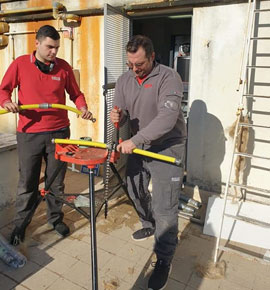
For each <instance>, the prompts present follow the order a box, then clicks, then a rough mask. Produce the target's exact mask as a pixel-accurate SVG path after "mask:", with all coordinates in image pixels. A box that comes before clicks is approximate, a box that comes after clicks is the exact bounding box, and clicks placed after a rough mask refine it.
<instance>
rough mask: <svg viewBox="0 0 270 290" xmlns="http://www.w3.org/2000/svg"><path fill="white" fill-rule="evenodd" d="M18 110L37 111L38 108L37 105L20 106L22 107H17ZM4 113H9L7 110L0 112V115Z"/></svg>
mask: <svg viewBox="0 0 270 290" xmlns="http://www.w3.org/2000/svg"><path fill="white" fill-rule="evenodd" d="M19 108H20V110H29V109H38V108H39V105H38V104H36V105H22V106H19ZM6 113H9V111H8V110H0V114H6Z"/></svg>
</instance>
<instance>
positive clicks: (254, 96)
mask: <svg viewBox="0 0 270 290" xmlns="http://www.w3.org/2000/svg"><path fill="white" fill-rule="evenodd" d="M243 96H245V97H247V98H270V96H260V95H252V94H244V95H243Z"/></svg>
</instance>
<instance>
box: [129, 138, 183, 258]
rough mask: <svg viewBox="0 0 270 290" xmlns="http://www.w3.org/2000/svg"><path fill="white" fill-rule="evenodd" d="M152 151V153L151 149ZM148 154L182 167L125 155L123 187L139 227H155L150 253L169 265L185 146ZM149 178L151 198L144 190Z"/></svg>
mask: <svg viewBox="0 0 270 290" xmlns="http://www.w3.org/2000/svg"><path fill="white" fill-rule="evenodd" d="M153 149H154V150H153ZM149 151H154V152H156V153H160V154H164V155H167V156H172V157H175V158H177V159H181V160H182V164H183V165H182V167H178V166H176V165H173V164H170V163H166V162H162V161H159V160H156V159H150V158H148V157H142V156H140V155H136V154H132V155H129V157H128V161H127V170H126V176H127V186H128V192H129V196H130V198H131V200H132V201H133V203H134V205H135V208H136V210H137V213H138V215H139V218H140V221H141V222H142V226H143V228H155V245H154V252H155V253H156V255H157V258H158V259H163V260H165V261H167V262H169V263H170V262H171V260H172V258H173V255H174V252H175V248H176V245H177V242H178V238H177V234H178V199H179V195H180V189H181V185H182V180H183V173H184V168H183V167H184V164H185V143H182V144H177V145H172V146H171V147H169V148H166V149H160V150H159V148H158V146H152V148H150V149H149ZM151 178H152V195H151V194H150V192H149V190H148V186H149V182H150V179H151Z"/></svg>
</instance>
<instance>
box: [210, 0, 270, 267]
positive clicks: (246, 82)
mask: <svg viewBox="0 0 270 290" xmlns="http://www.w3.org/2000/svg"><path fill="white" fill-rule="evenodd" d="M258 4H261V3H260V1H257V2H256V0H253V1H252V0H249V3H248V17H247V27H246V39H245V47H244V51H243V56H242V66H241V76H240V81H239V88H238V90H237V91H239V93H240V101H239V107H238V112H237V120H236V125H235V131H234V137H233V152H232V158H231V163H230V171H229V175H228V177H227V182H226V187H225V193H224V198H223V211H222V217H221V222H220V228H219V235H218V237H217V241H216V248H215V256H214V262H215V263H216V262H217V260H218V254H219V251H227V252H228V251H230V252H236V253H238V254H240V255H242V256H244V257H245V258H248V259H253V260H257V261H259V262H264V260H263V259H262V258H259V257H256V256H253V255H250V254H246V253H243V252H240V251H239V250H236V249H233V248H229V247H227V246H226V245H225V246H221V236H222V230H223V227H224V218H225V217H228V218H231V219H233V220H234V221H235V222H236V221H242V222H247V223H251V224H253V225H257V226H260V227H264V228H270V224H269V223H266V222H262V221H259V220H256V219H252V218H248V217H246V216H240V215H238V214H236V215H231V214H228V213H226V206H227V200H228V194H229V188H233V187H234V188H239V189H240V190H249V191H258V192H262V193H263V194H266V195H267V197H270V195H268V194H270V190H267V189H263V188H258V187H254V186H249V185H245V184H243V182H242V183H241V182H238V183H236V182H231V179H232V170H233V166H234V160H235V157H242V158H250V159H251V158H254V159H256V158H258V159H264V160H270V157H264V156H259V155H253V154H248V153H245V152H241V151H239V150H237V142H239V138H240V141H242V140H241V137H240V136H239V135H238V134H239V132H241V128H242V129H243V128H247V129H249V128H251V127H254V128H266V129H269V128H270V126H263V125H259V124H258V125H257V124H250V123H248V124H247V123H244V122H242V121H241V120H242V117H243V110H244V100H246V101H247V100H248V99H249V100H255V99H256V98H258V99H263V98H264V99H265V98H268V99H270V94H269V95H260V94H253V93H247V91H248V89H249V86H250V85H252V84H251V80H250V78H248V74H249V72H251V71H253V72H254V73H255V71H256V69H269V68H270V66H265V65H257V63H256V58H255V63H254V61H253V62H252V64H250V63H249V62H250V61H249V59H250V50H251V44H253V49H254V44H255V45H257V43H258V42H259V41H263V40H270V37H257V33H256V32H257V31H256V29H257V28H258V27H256V23H255V22H256V20H258V18H259V16H260V14H262V13H264V12H270V9H257V5H258ZM269 23H270V21H269ZM269 26H270V25H269ZM269 35H270V33H269ZM238 144H239V143H238ZM269 155H270V154H269ZM232 230H233V228H232ZM229 239H230V238H228V239H227V241H229ZM226 244H227V243H226Z"/></svg>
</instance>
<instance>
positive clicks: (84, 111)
mask: <svg viewBox="0 0 270 290" xmlns="http://www.w3.org/2000/svg"><path fill="white" fill-rule="evenodd" d="M80 111H81V112H82V114H81V117H82V118H83V119H85V120H91V119H92V118H93V114H92V113H91V112H90V111H88V110H87V108H85V107H82V108H81V109H80Z"/></svg>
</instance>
